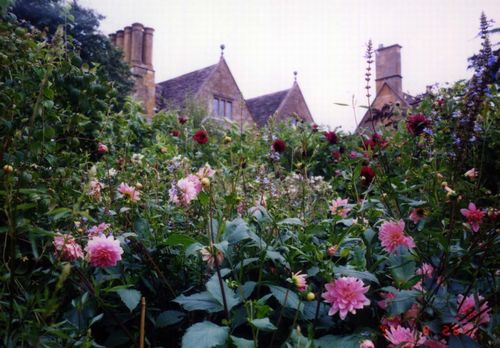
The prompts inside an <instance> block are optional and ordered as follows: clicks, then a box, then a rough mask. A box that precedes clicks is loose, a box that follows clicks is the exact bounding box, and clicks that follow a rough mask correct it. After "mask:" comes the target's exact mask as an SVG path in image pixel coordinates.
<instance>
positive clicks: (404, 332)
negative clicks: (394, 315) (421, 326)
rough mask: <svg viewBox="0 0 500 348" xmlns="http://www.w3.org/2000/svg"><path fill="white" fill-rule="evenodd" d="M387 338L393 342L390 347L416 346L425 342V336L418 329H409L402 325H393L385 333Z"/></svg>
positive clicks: (405, 347) (409, 347) (406, 347)
mask: <svg viewBox="0 0 500 348" xmlns="http://www.w3.org/2000/svg"><path fill="white" fill-rule="evenodd" d="M384 336H385V338H386V339H387V340H388V341H389V342H391V343H392V346H390V347H399V348H414V347H417V346H418V345H421V344H423V343H424V342H425V338H424V337H422V334H421V333H420V332H418V331H413V330H411V329H407V328H405V327H402V326H400V325H398V326H391V327H390V328H389V329H388V330H386V331H385V333H384Z"/></svg>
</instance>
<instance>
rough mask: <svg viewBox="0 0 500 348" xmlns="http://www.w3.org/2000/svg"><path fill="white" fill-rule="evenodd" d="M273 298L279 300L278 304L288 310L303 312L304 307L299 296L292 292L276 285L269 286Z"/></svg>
mask: <svg viewBox="0 0 500 348" xmlns="http://www.w3.org/2000/svg"><path fill="white" fill-rule="evenodd" d="M267 286H268V287H269V290H271V293H272V294H273V296H274V297H275V298H276V299H277V300H278V302H279V303H280V304H281V305H282V306H284V307H288V308H292V309H298V310H299V311H302V308H303V305H302V303H301V302H300V300H299V296H297V294H296V293H295V292H293V291H292V290H289V289H286V288H282V287H281V286H276V285H267Z"/></svg>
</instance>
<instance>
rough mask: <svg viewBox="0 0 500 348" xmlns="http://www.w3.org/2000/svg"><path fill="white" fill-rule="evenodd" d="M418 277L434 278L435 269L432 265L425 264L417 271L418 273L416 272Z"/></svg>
mask: <svg viewBox="0 0 500 348" xmlns="http://www.w3.org/2000/svg"><path fill="white" fill-rule="evenodd" d="M416 273H417V274H418V275H421V276H427V277H429V278H432V274H433V273H434V267H432V265H431V264H428V263H425V262H424V263H423V264H422V266H420V267H419V268H418V269H417V272H416Z"/></svg>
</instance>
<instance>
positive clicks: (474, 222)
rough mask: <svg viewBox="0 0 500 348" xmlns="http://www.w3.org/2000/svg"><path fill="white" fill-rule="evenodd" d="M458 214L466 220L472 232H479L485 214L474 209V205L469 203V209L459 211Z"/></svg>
mask: <svg viewBox="0 0 500 348" xmlns="http://www.w3.org/2000/svg"><path fill="white" fill-rule="evenodd" d="M460 213H462V215H463V216H465V217H466V218H467V223H468V224H469V225H470V227H471V228H472V231H474V232H477V231H479V225H480V224H481V223H482V222H483V217H484V216H485V215H486V213H485V212H484V211H482V210H479V209H477V208H476V205H475V204H474V203H472V202H471V203H469V209H460Z"/></svg>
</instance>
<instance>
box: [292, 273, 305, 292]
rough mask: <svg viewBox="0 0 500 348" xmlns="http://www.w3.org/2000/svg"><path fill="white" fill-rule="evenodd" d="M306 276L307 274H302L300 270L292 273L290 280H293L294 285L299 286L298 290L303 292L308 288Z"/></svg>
mask: <svg viewBox="0 0 500 348" xmlns="http://www.w3.org/2000/svg"><path fill="white" fill-rule="evenodd" d="M306 278H307V275H306V274H302V273H301V271H298V272H297V273H292V277H291V278H290V281H291V282H292V284H293V285H295V286H296V287H297V290H299V291H300V292H303V291H305V290H306V288H307V280H306Z"/></svg>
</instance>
